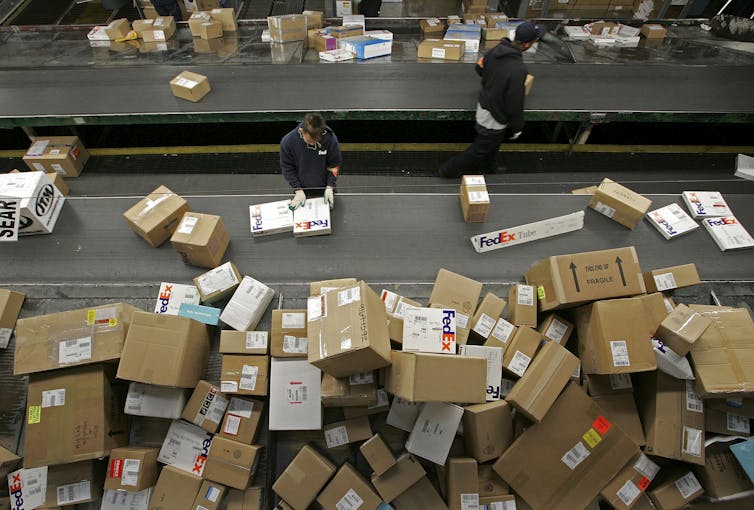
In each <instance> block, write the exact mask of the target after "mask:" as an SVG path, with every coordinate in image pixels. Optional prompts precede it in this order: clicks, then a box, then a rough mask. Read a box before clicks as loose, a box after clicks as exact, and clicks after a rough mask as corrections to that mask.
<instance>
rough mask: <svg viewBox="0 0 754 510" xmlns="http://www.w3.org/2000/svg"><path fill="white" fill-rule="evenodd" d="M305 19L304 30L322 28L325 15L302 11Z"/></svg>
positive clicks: (317, 12)
mask: <svg viewBox="0 0 754 510" xmlns="http://www.w3.org/2000/svg"><path fill="white" fill-rule="evenodd" d="M301 14H303V15H304V17H305V18H306V28H307V29H312V28H322V27H323V26H325V13H324V12H322V11H303V12H302V13H301Z"/></svg>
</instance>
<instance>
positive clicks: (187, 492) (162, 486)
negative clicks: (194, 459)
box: [149, 466, 202, 510]
mask: <svg viewBox="0 0 754 510" xmlns="http://www.w3.org/2000/svg"><path fill="white" fill-rule="evenodd" d="M201 486H202V477H200V476H197V475H195V474H192V473H187V472H186V471H182V470H180V469H178V468H174V467H173V466H165V467H164V468H163V469H162V471H161V472H160V478H159V479H158V480H157V485H156V486H155V488H154V492H153V493H152V497H151V498H150V499H149V510H167V509H168V508H176V509H177V508H191V504H192V503H193V502H194V498H195V497H196V495H197V493H198V492H199V488H200V487H201Z"/></svg>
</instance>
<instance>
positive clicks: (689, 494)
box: [647, 471, 704, 510]
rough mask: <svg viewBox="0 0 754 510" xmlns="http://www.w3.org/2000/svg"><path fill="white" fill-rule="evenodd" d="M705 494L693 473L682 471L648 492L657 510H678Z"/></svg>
mask: <svg viewBox="0 0 754 510" xmlns="http://www.w3.org/2000/svg"><path fill="white" fill-rule="evenodd" d="M703 493H704V489H703V488H702V486H701V484H700V483H699V480H697V478H696V477H695V476H694V473H692V472H691V471H685V472H684V471H680V472H678V473H677V474H675V475H674V476H672V477H670V478H669V479H668V480H667V481H665V482H663V483H661V484H660V485H655V486H653V487H652V489H650V490H649V491H648V492H647V495H648V496H649V499H651V500H652V503H654V505H655V508H657V510H676V509H680V508H685V507H686V504H687V503H689V502H691V501H693V500H694V499H696V498H697V497H698V496H701V495H702V494H703Z"/></svg>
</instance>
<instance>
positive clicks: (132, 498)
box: [81, 487, 153, 510]
mask: <svg viewBox="0 0 754 510" xmlns="http://www.w3.org/2000/svg"><path fill="white" fill-rule="evenodd" d="M152 489H153V487H148V488H146V489H144V490H141V491H139V492H126V491H121V490H105V491H104V493H103V494H102V506H101V507H99V508H100V510H148V508H149V498H151V497H152ZM96 504H97V502H94V503H90V504H89V505H88V506H81V508H92V507H93V505H96ZM93 508H96V506H94V507H93Z"/></svg>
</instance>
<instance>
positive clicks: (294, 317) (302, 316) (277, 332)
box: [270, 310, 308, 358]
mask: <svg viewBox="0 0 754 510" xmlns="http://www.w3.org/2000/svg"><path fill="white" fill-rule="evenodd" d="M271 336H272V343H271V345H270V351H271V353H272V356H275V357H277V358H306V357H307V352H308V347H307V346H308V341H307V329H306V310H273V311H272V326H271Z"/></svg>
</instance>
